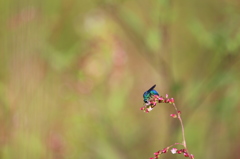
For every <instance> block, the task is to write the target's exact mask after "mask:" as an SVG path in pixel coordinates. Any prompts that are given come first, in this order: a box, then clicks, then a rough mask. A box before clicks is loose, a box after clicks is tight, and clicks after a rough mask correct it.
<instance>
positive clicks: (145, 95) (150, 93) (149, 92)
mask: <svg viewBox="0 0 240 159" xmlns="http://www.w3.org/2000/svg"><path fill="white" fill-rule="evenodd" d="M155 87H156V84H155V85H154V86H152V87H151V88H150V89H149V90H147V91H146V92H144V93H143V101H144V102H145V103H148V99H149V98H151V96H153V95H158V96H159V94H158V92H157V91H156V90H154V88H155Z"/></svg>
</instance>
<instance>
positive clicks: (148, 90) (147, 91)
mask: <svg viewBox="0 0 240 159" xmlns="http://www.w3.org/2000/svg"><path fill="white" fill-rule="evenodd" d="M155 87H156V84H155V85H153V86H152V87H151V88H150V89H149V90H148V91H147V92H150V91H151V90H153V89H154V88H155Z"/></svg>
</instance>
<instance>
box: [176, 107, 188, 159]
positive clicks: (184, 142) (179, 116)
mask: <svg viewBox="0 0 240 159" xmlns="http://www.w3.org/2000/svg"><path fill="white" fill-rule="evenodd" d="M173 106H174V108H175V110H176V113H177V116H178V120H179V121H180V124H181V127H182V138H183V146H184V148H185V149H186V151H187V153H188V149H187V143H186V139H185V133H184V126H183V122H182V118H181V115H180V113H179V111H178V109H177V106H176V105H175V103H173ZM188 154H189V153H188ZM189 158H191V157H190V154H189Z"/></svg>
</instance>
